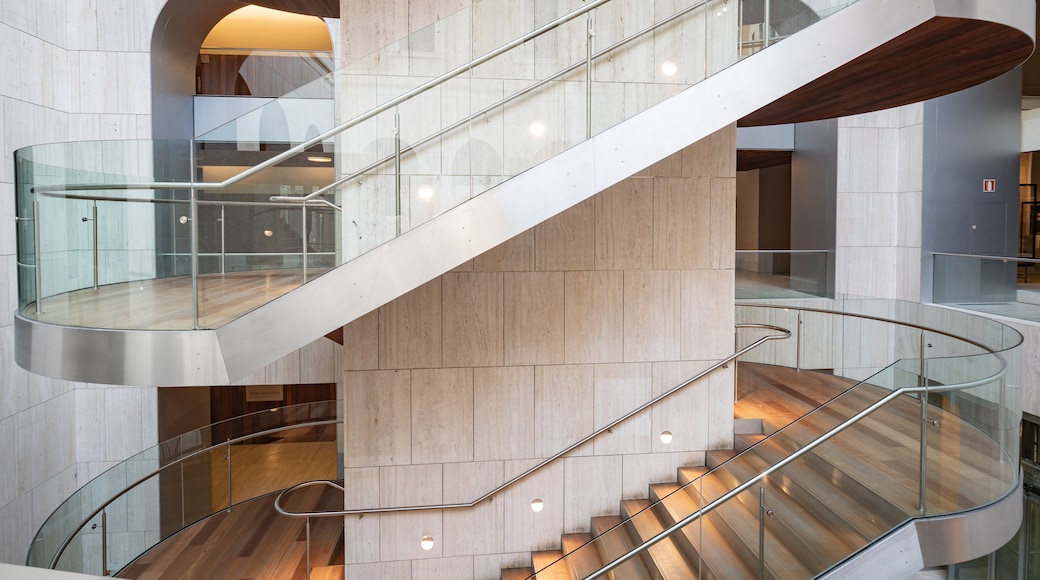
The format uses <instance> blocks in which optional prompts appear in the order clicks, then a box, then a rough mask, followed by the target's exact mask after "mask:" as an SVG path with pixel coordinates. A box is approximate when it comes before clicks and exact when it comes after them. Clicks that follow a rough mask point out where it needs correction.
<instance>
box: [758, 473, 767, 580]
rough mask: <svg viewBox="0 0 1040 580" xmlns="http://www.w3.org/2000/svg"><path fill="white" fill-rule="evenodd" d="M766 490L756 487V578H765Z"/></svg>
mask: <svg viewBox="0 0 1040 580" xmlns="http://www.w3.org/2000/svg"><path fill="white" fill-rule="evenodd" d="M766 512H767V510H766V488H765V487H764V486H759V487H758V578H759V580H765V577H766Z"/></svg>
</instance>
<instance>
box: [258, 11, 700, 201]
mask: <svg viewBox="0 0 1040 580" xmlns="http://www.w3.org/2000/svg"><path fill="white" fill-rule="evenodd" d="M705 4H707V0H701V1H700V2H696V3H694V4H691V5H689V6H687V7H686V8H683V9H682V10H680V11H678V12H676V13H675V14H673V15H671V16H669V17H667V18H665V19H663V20H661V21H660V22H655V23H654V24H651V25H650V26H647V27H646V28H643V29H642V30H639V31H638V32H634V33H632V34H631V35H629V36H626V37H625V38H622V39H621V40H619V41H617V42H615V43H614V44H611V45H610V46H608V47H606V48H604V49H602V50H600V51H599V52H595V53H590V56H589V58H590V59H592V60H595V59H598V58H600V57H602V56H603V55H606V54H609V53H611V52H613V51H615V50H617V49H619V48H621V47H622V46H625V45H626V44H629V43H631V42H635V41H636V40H639V39H640V38H642V37H643V36H644V35H645V34H648V33H650V32H653V31H655V30H657V29H658V28H661V27H662V26H667V25H669V24H671V23H672V22H675V21H676V20H678V19H679V18H682V17H683V16H686V15H687V14H689V13H690V12H693V11H694V10H696V9H698V8H701V7H702V6H704V5H705ZM587 65H588V62H586V61H579V62H576V63H574V64H572V65H570V66H568V67H566V68H564V69H561V70H560V71H558V72H556V73H555V74H552V75H549V76H548V77H546V78H544V79H542V80H540V81H538V82H536V83H533V84H530V85H527V86H526V87H524V88H522V89H520V90H519V91H517V92H515V93H513V94H511V95H509V96H508V97H505V98H504V99H502V100H501V101H498V102H496V103H494V104H492V105H488V106H487V107H484V108H483V109H481V110H479V111H477V112H475V113H471V114H470V115H469V116H468V117H465V118H463V119H461V120H459V121H456V122H454V123H452V124H450V125H448V126H446V127H443V128H441V129H440V130H439V131H437V132H435V133H433V134H431V135H428V136H426V137H423V138H422V139H420V140H418V141H416V142H415V143H412V144H410V145H406V146H404V147H402V148H401V153H402V154H403V153H408V152H410V151H413V150H415V149H417V148H419V147H422V146H423V145H425V144H427V143H429V142H430V141H433V140H435V139H438V138H440V137H443V136H444V135H445V134H446V133H450V132H451V131H454V130H455V129H458V128H459V127H462V126H464V125H466V124H467V123H469V122H471V121H473V120H474V119H478V118H480V117H481V116H483V115H486V114H488V113H490V112H492V111H494V110H495V109H497V108H499V107H501V106H502V105H505V104H507V103H510V102H512V101H514V100H516V99H518V98H520V97H522V96H524V95H526V94H528V93H530V92H532V91H536V90H538V89H540V88H542V87H543V86H545V85H547V84H549V83H551V82H553V81H555V80H557V79H559V78H561V77H564V76H567V75H568V74H570V73H572V72H574V71H576V70H578V69H580V68H581V67H583V66H587ZM589 111H590V112H591V108H590V109H589ZM590 129H591V127H590ZM395 157H396V155H387V156H386V157H384V158H382V159H380V160H378V161H373V162H372V163H370V164H368V165H366V166H365V167H363V168H361V169H358V170H357V171H355V172H353V173H351V174H350V175H347V176H345V177H341V178H339V179H337V180H336V181H333V182H332V183H330V184H328V185H326V186H324V187H322V188H320V189H317V190H315V191H314V192H312V193H309V194H307V195H305V196H301V197H294V196H290V195H276V196H273V197H271V201H280V202H298V201H299V200H305V199H314V198H315V197H317V196H319V195H324V194H326V193H328V192H330V191H332V190H333V189H336V188H337V187H339V186H341V185H343V184H344V183H347V182H349V181H351V180H353V179H357V178H358V177H361V176H362V175H364V174H366V173H368V172H369V171H372V170H373V169H375V168H377V167H379V166H381V165H384V164H386V163H389V162H391V161H393V160H394V158H395Z"/></svg>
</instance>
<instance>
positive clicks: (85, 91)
mask: <svg viewBox="0 0 1040 580" xmlns="http://www.w3.org/2000/svg"><path fill="white" fill-rule="evenodd" d="M164 3H165V2H164V0H104V1H90V2H62V1H60V0H3V1H2V2H0V51H2V54H3V58H2V59H0V62H2V64H0V67H2V74H0V114H2V121H0V149H2V152H3V162H2V163H0V197H2V199H3V202H2V203H0V223H2V224H4V225H3V229H2V230H0V257H2V258H3V259H2V260H0V288H3V292H2V295H0V353H2V358H0V376H2V380H0V441H3V442H4V444H3V445H2V446H0V561H2V562H10V563H24V561H25V554H26V551H27V550H28V547H29V543H30V541H31V540H32V536H33V533H34V532H35V531H36V529H37V528H38V527H39V526H40V524H41V523H42V521H43V519H44V518H45V517H46V516H47V515H49V514H50V512H51V511H52V510H53V509H54V508H55V507H56V506H57V505H58V503H59V502H61V501H62V500H63V499H64V498H65V497H66V496H67V495H68V494H69V493H71V492H72V491H73V490H74V489H76V488H77V487H79V486H80V485H83V484H84V483H85V482H87V481H88V480H89V479H90V478H92V477H94V476H96V475H98V474H99V473H101V472H102V471H104V470H105V469H107V468H108V467H110V466H111V465H113V464H114V463H115V462H117V461H120V460H122V459H124V458H126V457H128V456H129V455H131V454H133V453H135V452H137V451H140V450H141V449H143V448H144V447H146V446H149V445H152V444H154V443H155V438H156V434H155V420H154V418H155V405H156V401H155V390H154V389H153V388H138V387H99V386H94V385H84V384H79V383H70V382H64V381H57V380H52V379H47V378H43V377H38V376H33V375H29V374H28V373H26V372H24V371H22V370H21V369H20V368H18V367H17V366H16V365H15V363H14V359H13V352H14V350H13V330H12V326H11V323H12V313H13V312H14V311H15V308H16V306H17V299H16V288H17V285H16V278H15V274H16V269H15V229H14V223H15V222H14V185H13V183H14V164H13V158H14V156H13V151H14V150H15V149H17V148H20V147H25V146H28V145H36V144H40V143H51V142H61V141H72V140H96V139H140V138H148V137H149V136H150V134H151V111H150V109H151V104H150V103H151V101H150V93H149V87H148V84H149V83H148V79H149V78H150V59H149V51H150V43H151V35H152V26H153V23H154V21H155V17H156V15H157V14H158V11H159V10H160V9H161V8H162V6H163V4H164Z"/></svg>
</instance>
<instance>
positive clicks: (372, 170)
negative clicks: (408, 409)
mask: <svg viewBox="0 0 1040 580" xmlns="http://www.w3.org/2000/svg"><path fill="white" fill-rule="evenodd" d="M851 3H852V2H851V1H842V2H825V3H823V4H821V5H820V6H815V7H814V9H815V11H814V12H804V11H803V12H799V13H797V14H782V13H781V12H782V11H778V9H776V8H774V9H772V10H771V11H770V13H769V15H768V18H767V17H766V16H767V15H766V14H765V13H764V11H763V10H762V9H761V7H760V6H758V5H757V4H756V3H754V2H741V1H738V0H674V1H669V2H656V3H647V2H641V1H638V0H599V1H597V2H590V3H587V4H585V5H583V6H582V7H581V8H580V9H578V10H577V11H576V12H572V13H569V14H568V13H564V12H563V8H562V6H561V5H556V4H551V3H550V4H546V3H540V2H534V1H533V0H525V1H524V2H519V3H517V2H512V1H506V0H483V1H482V2H478V3H476V4H473V5H471V6H468V7H466V8H464V9H462V10H460V11H459V12H457V13H454V14H452V15H449V16H447V17H445V18H443V19H442V20H440V21H438V22H436V23H434V24H432V25H430V26H427V27H425V28H423V29H421V30H418V31H416V32H414V33H412V34H411V35H409V36H407V37H405V38H403V39H401V40H399V41H397V42H394V43H392V44H390V45H388V46H386V47H383V48H380V49H379V50H377V51H375V52H373V53H371V54H369V55H365V56H363V57H360V58H357V59H355V60H354V61H352V62H350V63H348V64H347V65H346V66H343V67H341V68H339V69H337V70H335V71H334V72H332V73H330V74H329V75H326V76H322V77H320V78H318V79H316V80H314V81H312V82H311V83H308V84H307V85H305V86H304V87H301V88H299V89H297V90H295V91H293V92H292V93H290V94H286V95H284V96H283V97H280V98H276V99H273V100H270V101H266V102H265V103H264V104H262V105H261V106H259V107H256V108H255V109H252V110H250V111H248V112H247V113H246V114H244V115H242V116H240V117H236V118H235V119H234V120H231V121H229V122H224V123H222V122H221V121H220V120H219V117H217V118H216V119H217V120H210V121H207V124H210V125H217V126H216V127H214V128H213V129H212V130H210V131H208V132H206V133H205V134H203V135H201V136H200V137H198V138H197V139H195V140H193V141H191V142H147V141H142V142H126V141H114V142H94V143H69V144H55V145H41V146H36V147H29V148H26V149H22V150H20V151H18V152H17V154H16V162H17V167H18V176H17V196H18V202H17V208H18V214H17V215H18V220H19V235H18V242H19V243H18V256H19V258H18V270H19V273H18V277H19V310H20V312H21V314H22V315H23V316H26V317H28V318H30V319H35V320H40V321H44V322H50V323H54V324H63V325H74V326H88V327H105V328H128V329H129V328H132V329H197V328H216V327H219V326H220V325H222V324H224V323H226V322H228V321H229V320H232V319H234V318H236V317H238V316H241V315H242V314H243V313H245V312H248V311H249V310H252V309H253V308H256V307H258V306H260V305H261V304H263V303H265V302H267V301H269V300H271V299H273V298H275V297H277V296H280V295H282V294H284V293H286V292H289V291H291V290H292V289H293V288H296V287H298V286H299V285H301V284H305V283H307V282H309V281H311V280H313V279H314V278H316V277H317V276H319V275H320V274H322V273H323V272H326V271H328V269H330V268H333V267H336V266H338V265H341V264H343V263H345V262H347V261H349V260H351V259H353V258H355V257H357V256H359V255H361V254H362V253H364V252H367V251H368V250H371V249H372V248H375V247H377V246H379V245H381V244H383V243H385V242H387V241H389V240H391V239H393V238H395V237H397V236H399V235H401V234H403V233H405V232H407V231H409V230H411V229H412V228H415V227H418V226H419V225H421V224H423V223H426V222H428V221H430V220H432V219H434V218H435V217H437V216H438V215H440V214H442V213H444V212H446V211H448V210H450V209H451V208H453V207H456V206H458V205H459V204H461V203H464V202H465V201H467V200H469V199H471V198H473V197H474V196H477V195H480V194H481V193H483V192H485V191H488V190H489V189H491V188H493V187H495V186H496V185H498V184H500V183H502V182H503V181H505V180H507V179H509V178H510V177H512V176H514V175H517V174H519V173H522V172H524V171H527V170H528V169H530V168H532V167H534V166H536V165H537V164H539V163H541V162H543V161H545V160H547V159H549V158H551V157H553V156H554V155H557V154H559V153H560V152H562V151H564V150H566V149H568V148H571V147H573V146H575V145H576V144H579V143H581V142H583V141H584V140H586V139H588V138H589V137H591V136H593V135H596V134H598V133H600V132H602V131H604V130H606V129H608V128H610V127H612V126H614V125H616V124H617V123H619V122H621V121H623V120H626V119H629V118H631V117H633V116H634V115H635V114H637V113H639V112H641V111H644V110H646V109H648V108H650V107H652V106H654V105H656V104H658V103H660V102H662V101H663V100H665V99H667V98H669V97H671V96H673V95H675V94H676V93H678V92H679V91H682V90H683V89H685V88H687V87H689V86H691V85H692V84H695V83H697V82H699V81H700V80H703V79H704V78H706V77H707V76H710V75H712V74H714V73H716V72H718V71H720V70H722V69H724V68H726V67H728V66H730V65H732V64H733V63H735V62H737V61H738V60H739V59H740V58H741V57H744V56H747V55H748V54H751V53H753V52H754V51H756V50H759V49H760V48H763V47H765V46H766V45H768V44H770V43H771V42H774V41H778V40H780V39H782V38H783V37H785V36H787V35H789V34H791V33H793V32H794V31H796V30H798V29H800V28H801V27H804V26H807V25H809V24H811V23H812V22H814V21H816V20H819V19H820V18H822V17H824V16H826V15H828V14H830V13H832V12H834V11H836V10H838V9H840V8H843V7H845V6H847V5H849V4H851ZM759 4H760V3H759ZM756 10H757V12H756ZM756 31H757V32H756ZM756 35H759V36H756ZM755 38H758V39H759V40H761V42H759V43H758V44H755V42H752V41H751V40H754V39H755ZM748 39H751V40H748ZM756 42H757V41H756ZM329 87H335V90H334V95H335V97H334V99H333V105H332V111H333V113H332V115H333V117H334V118H335V119H339V120H340V124H339V125H337V126H336V127H335V128H333V129H331V130H325V128H326V127H327V126H330V125H331V122H325V121H322V120H321V119H318V120H313V119H312V120H311V121H301V119H305V118H310V117H308V115H311V116H313V114H314V110H315V109H316V108H320V107H316V106H314V105H313V103H314V102H317V101H322V102H324V101H326V100H325V99H321V98H320V96H321V95H322V94H325V93H323V92H322V91H327V90H328V89H329ZM316 95H317V96H318V97H319V98H317V99H314V98H312V97H315V96H316ZM308 103H310V104H308ZM321 115H324V113H322V114H319V116H321ZM290 121H292V122H291V123H290Z"/></svg>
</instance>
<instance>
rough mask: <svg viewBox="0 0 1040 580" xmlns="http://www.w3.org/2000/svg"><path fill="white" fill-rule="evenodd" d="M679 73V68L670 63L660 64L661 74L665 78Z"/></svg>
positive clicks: (668, 61) (667, 61)
mask: <svg viewBox="0 0 1040 580" xmlns="http://www.w3.org/2000/svg"><path fill="white" fill-rule="evenodd" d="M677 72H679V67H678V66H677V65H676V64H675V63H674V62H672V61H670V60H666V61H664V62H663V63H661V74H663V75H664V76H666V77H674V76H675V73H677Z"/></svg>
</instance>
